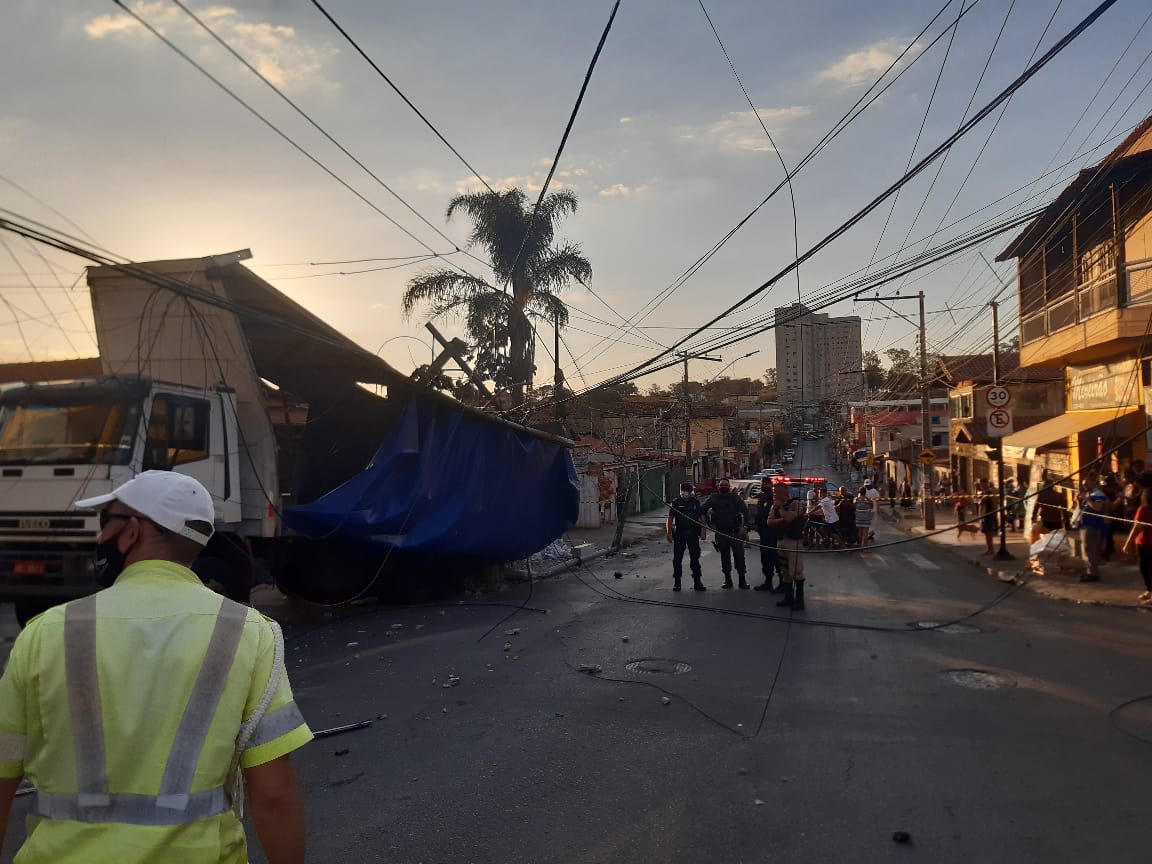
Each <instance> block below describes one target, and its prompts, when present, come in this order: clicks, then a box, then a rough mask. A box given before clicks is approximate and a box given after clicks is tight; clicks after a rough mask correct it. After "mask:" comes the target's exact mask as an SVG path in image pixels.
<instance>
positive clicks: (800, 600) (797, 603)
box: [792, 579, 804, 612]
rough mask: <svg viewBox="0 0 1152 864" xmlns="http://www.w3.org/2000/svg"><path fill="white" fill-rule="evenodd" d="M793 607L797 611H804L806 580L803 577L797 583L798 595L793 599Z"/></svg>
mask: <svg viewBox="0 0 1152 864" xmlns="http://www.w3.org/2000/svg"><path fill="white" fill-rule="evenodd" d="M792 609H793V611H795V612H802V611H804V580H803V579H801V580H800V581H799V582H797V583H796V595H795V599H794V600H793V601H792Z"/></svg>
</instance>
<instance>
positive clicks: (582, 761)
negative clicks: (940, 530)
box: [3, 442, 1152, 864]
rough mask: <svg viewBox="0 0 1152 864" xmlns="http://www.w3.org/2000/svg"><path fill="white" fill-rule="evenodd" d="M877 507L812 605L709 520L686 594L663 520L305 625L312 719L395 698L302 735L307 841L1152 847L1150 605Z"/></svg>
mask: <svg viewBox="0 0 1152 864" xmlns="http://www.w3.org/2000/svg"><path fill="white" fill-rule="evenodd" d="M813 443H815V442H813ZM819 444H820V445H822V444H823V442H819ZM810 446H811V445H810ZM810 456H811V458H809V459H808V463H809V464H808V467H809V468H815V467H817V462H818V457H816V456H814V455H811V454H810ZM877 534H878V535H879V540H880V541H881V544H882V545H881V546H880V547H879V548H877V549H876V550H874V551H869V552H865V553H851V554H844V553H821V554H815V555H812V556H811V557H810V558H809V559H808V561H807V565H806V566H807V569H808V577H809V578H808V586H809V588H808V597H807V600H808V608H807V610H806V611H805V612H802V613H791V614H790V613H788V612H781V610H779V609H777V608H776V606H775V605H774V604H775V601H776V599H777V596H776V595H765V594H762V593H760V592H753V591H738V590H732V591H722V590H719V584H720V579H721V577H720V573H719V569H720V568H719V556H718V555H716V554H715V553H714V552H712V550H711V548H710V547H708V548H707V550H706V554H705V557H704V571H705V583H706V584H707V585H708V586H709V589H710V590H709V591H708V592H706V593H704V594H697V593H694V592H691V591H685V592H682V593H680V594H674V593H673V592H672V591H671V587H672V586H671V577H670V570H671V567H670V562H669V557H670V554H669V549H670V547H669V546H668V545H667V544H665V543H664V542H663V541H662V540H661V541H652V542H650V543H646V544H642V545H640V546H637V547H633V548H632V549H631V550H629V551H630V552H631V553H634V555H635V557H627V556H619V557H616V558H609V559H603V560H600V561H597V562H594V563H592V564H591V565H587V566H585V567H582V568H581V569H579V570H576V571H574V572H572V573H570V574H568V575H565V576H562V577H558V578H554V579H550V580H547V581H545V582H542V583H540V584H535V585H533V586H531V589H529V586H527V585H515V586H511V587H509V588H508V589H507V590H506V591H504V592H503V593H501V594H499V595H488V596H485V597H482V598H478V599H476V600H475V602H474V603H472V604H468V603H465V604H456V603H452V604H449V605H445V606H429V607H419V608H403V609H400V608H392V609H379V608H361V609H354V610H350V611H348V612H346V613H343V614H341V615H339V616H334V617H327V618H317V619H315V620H313V621H311V622H309V623H304V624H299V625H293V626H291V627H290V628H289V630H288V631H287V632H288V640H289V641H288V649H287V650H288V657H289V672H290V675H291V678H292V682H293V685H294V687H295V690H296V695H297V699H298V701H299V702H300V704H301V706H302V708H303V710H304V712H305V715H306V716H307V717H308V719H309V722H310V723H311V724H312V726H313V728H314V729H322V728H326V727H333V726H339V725H343V724H348V723H353V722H357V721H360V720H366V719H373V720H374V722H373V725H372V726H371V727H370V728H367V729H364V730H360V731H355V732H349V733H347V734H344V735H340V736H336V737H331V738H326V739H323V740H318V741H316V742H314V743H312V744H310V745H309V746H308V747H306V748H305V749H304V750H303V751H301V752H300V753H299V755H298V758H297V765H298V768H299V772H300V775H301V778H302V782H303V784H304V786H305V789H306V792H307V799H308V801H307V807H308V819H309V828H308V833H309V842H310V856H309V859H310V860H313V861H318V862H319V861H324V862H334V861H345V862H357V864H359V862H375V861H381V862H384V861H386V862H389V864H407V862H412V864H415V862H424V864H435V862H477V864H487V862H493V864H495V862H500V864H504V862H572V864H577V862H580V864H584V862H588V864H593V862H614V864H631V862H636V864H639V862H645V864H648V862H653V861H659V862H686V864H687V862H693V864H696V862H712V861H715V862H770V861H781V862H783V861H787V862H887V861H908V860H919V861H925V862H961V861H964V862H969V861H971V862H1013V864H1016V862H1082V861H1084V860H1096V861H1106V862H1110V864H1121V862H1147V861H1148V860H1149V858H1150V857H1152V856H1150V853H1149V850H1150V849H1152V840H1150V839H1149V831H1148V827H1147V825H1148V823H1147V821H1146V820H1147V815H1148V812H1149V802H1152V701H1148V702H1144V703H1141V704H1139V705H1136V706H1132V707H1129V708H1126V709H1123V710H1120V711H1118V712H1114V709H1116V707H1117V706H1119V705H1121V704H1122V703H1124V702H1126V701H1127V700H1130V699H1133V698H1134V697H1139V696H1142V695H1146V694H1152V676H1150V675H1149V674H1148V671H1149V669H1150V668H1152V637H1150V633H1149V631H1150V628H1152V617H1149V616H1148V615H1147V614H1143V613H1139V612H1133V611H1128V610H1118V609H1110V608H1098V607H1080V606H1075V605H1071V604H1066V603H1062V602H1058V601H1052V600H1047V599H1044V598H1039V597H1036V596H1034V595H1032V594H1030V593H1028V592H1023V591H1018V590H1017V589H1015V588H1014V587H1013V586H1009V585H1002V584H999V583H997V582H995V581H994V580H991V579H989V578H988V577H986V576H983V575H980V574H979V573H978V571H976V570H974V569H973V568H971V567H968V566H965V565H961V564H959V563H957V562H956V561H955V559H952V558H951V557H950V556H949V554H948V552H947V551H946V550H942V549H938V548H935V547H932V546H931V545H929V544H927V543H925V542H924V541H919V540H916V541H912V542H900V541H904V540H905V539H906V537H905V535H903V534H901V533H900V532H898V531H897V530H896V529H894V528H892V527H890V526H889V525H887V524H886V523H880V525H878V526H877ZM886 543H894V544H896V545H890V546H885V545H883V544H886ZM751 551H752V557H751V558H750V563H752V561H753V560H754V558H755V550H751ZM756 569H758V568H756V567H752V568H750V573H751V572H755V570H756ZM614 572H619V573H621V575H622V578H620V579H616V578H614ZM753 581H758V579H754V580H753ZM496 603H506V604H510V605H503V606H502V605H494V604H496ZM521 605H522V606H523V607H524V608H523V609H522V610H517V608H516V607H520V606H521ZM509 615H510V616H511V617H507V616H509ZM962 618H963V619H965V620H964V621H963V624H964V625H966V626H964V627H960V628H957V629H959V630H963V631H966V632H944V631H940V630H928V631H915V630H910V629H909V625H910V624H911V623H913V622H949V621H955V620H958V619H962ZM505 619H506V620H505ZM493 627H495V629H492V628H493ZM489 631H491V632H489ZM505 631H518V632H510V635H505ZM351 643H356V644H351ZM506 646H508V647H507V650H505V647H506ZM641 660H654V661H663V662H661V663H656V664H652V665H654V666H660V667H662V668H665V669H667V670H669V671H664V672H646V671H638V670H633V669H630V668H628V664H629V663H633V662H635V661H641ZM581 664H593V665H594V666H598V667H600V668H601V669H602V672H601V673H600V674H586V673H583V672H581V671H578V670H579V667H580V665H581ZM676 664H681V665H680V666H677V665H676ZM677 670H678V671H677ZM960 670H975V671H976V672H978V673H986V676H988V677H982V676H979V675H976V676H973V675H966V674H964V673H963V672H961V671H960ZM449 676H458V678H459V682H458V683H455V684H451V686H447V687H445V685H446V684H449V682H450V677H449ZM974 679H978V680H974ZM965 683H968V684H972V683H975V684H979V685H983V686H978V687H973V686H964V684H965ZM989 684H999V685H1000V686H998V687H988V686H987V685H989ZM662 697H667V698H668V700H669V704H663V701H662ZM377 718H378V719H377ZM1129 733H1133V734H1136V735H1142V736H1144V737H1145V738H1146V739H1148V741H1141V740H1137V738H1134V737H1132V736H1131V734H1129ZM28 801H29V799H27V798H25V799H20V801H19V803H18V805H17V809H18V810H23V809H24V808H26V807H27V804H28ZM897 831H904V832H908V834H909V839H910V842H908V843H898V842H895V841H894V839H893V834H894V832H897ZM10 846H11V844H9V848H8V849H7V850H6V853H7V854H6V855H5V857H4V858H3V860H4V861H8V860H10V857H8V856H9V855H10V854H11V852H10ZM252 860H253V862H258V861H263V860H264V859H263V857H262V856H261V854H260V853H259V851H258V849H256V848H253V856H252Z"/></svg>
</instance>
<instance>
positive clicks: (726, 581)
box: [720, 573, 732, 588]
mask: <svg viewBox="0 0 1152 864" xmlns="http://www.w3.org/2000/svg"><path fill="white" fill-rule="evenodd" d="M720 587H721V588H731V587H732V574H731V573H725V574H724V584H723V585H721V586H720Z"/></svg>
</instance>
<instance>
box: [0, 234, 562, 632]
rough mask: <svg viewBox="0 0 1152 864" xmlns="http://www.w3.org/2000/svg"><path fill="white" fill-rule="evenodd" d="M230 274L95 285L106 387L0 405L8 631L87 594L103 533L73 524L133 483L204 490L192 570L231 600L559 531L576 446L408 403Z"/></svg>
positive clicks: (157, 275) (107, 273)
mask: <svg viewBox="0 0 1152 864" xmlns="http://www.w3.org/2000/svg"><path fill="white" fill-rule="evenodd" d="M242 257H243V254H242V253H238V254H235V255H227V256H216V257H210V258H198V259H186V260H179V261H160V262H151V263H148V264H136V265H126V266H124V267H119V266H102V267H93V268H90V269H89V272H88V284H89V289H90V293H91V297H92V306H93V314H94V320H95V322H96V334H97V340H98V344H99V347H100V357H99V359H98V360H92V361H88V362H89V364H90V367H91V368H94V369H98V370H99V372H100V373H101V374H99V375H95V376H93V377H90V378H78V379H70V380H62V381H39V382H27V381H21V382H10V383H8V384H5V385H2V389H0V600H10V601H12V602H13V603H14V604H15V606H16V611H17V615H18V617H19V618H20V619H21V620H22V621H23V620H26V619H27V618H28V617H30V616H31V615H33V614H36V613H38V612H39V611H41V610H42V609H44V608H47V607H48V606H51V605H54V604H55V603H59V602H63V601H65V600H67V599H70V598H73V597H78V596H83V595H84V594H88V593H91V592H92V591H94V590H97V589H98V588H99V586H98V585H97V584H96V582H95V573H94V564H93V548H94V545H95V540H96V535H97V533H98V532H99V524H98V519H97V514H96V513H94V512H83V511H77V510H75V509H74V508H73V507H72V503H73V502H74V501H76V500H78V499H81V498H86V497H92V496H95V495H99V494H102V493H104V492H108V491H111V490H112V489H114V488H115V487H116V486H118V485H120V484H121V483H123V482H125V481H126V480H128V479H130V478H132V477H134V476H135V475H136V474H138V473H140V472H141V471H146V470H153V469H160V470H171V471H178V472H180V473H184V474H188V475H190V476H193V477H195V478H196V479H197V480H199V481H201V482H202V483H203V484H204V485H205V486H206V487H207V488H208V490H209V492H210V493H211V494H212V497H213V501H214V503H215V505H216V526H215V527H216V535H215V536H214V537H213V540H212V541H211V543H210V544H209V546H208V547H207V548H206V550H205V552H204V554H203V555H202V556H201V558H200V560H199V562H198V564H197V571H198V573H199V575H200V576H201V578H203V579H204V580H205V581H206V582H209V583H210V584H214V585H215V586H216V587H218V588H219V589H220V590H222V591H223V592H224V593H226V594H227V595H228V596H230V597H233V598H234V599H239V600H246V599H247V598H248V593H249V591H250V589H251V587H252V585H253V582H254V579H255V572H256V571H257V570H262V571H264V572H266V573H267V574H268V575H269V576H271V577H272V578H273V579H275V580H276V581H277V582H278V583H281V584H285V583H290V585H291V590H292V592H293V593H296V594H301V595H303V596H305V597H306V598H309V599H313V598H314V599H321V600H324V601H326V602H331V601H334V600H337V599H340V598H342V597H347V596H351V594H352V592H354V591H355V590H356V589H357V588H358V587H362V586H363V584H364V581H365V576H364V574H368V575H369V576H371V574H372V573H373V572H375V573H376V574H377V575H379V573H380V572H381V570H382V568H383V566H384V562H386V561H388V560H389V558H390V556H391V555H392V553H393V552H396V551H397V550H399V551H401V553H403V554H401V555H400V557H399V559H398V560H401V561H404V560H412V559H411V558H405V557H404V554H409V553H411V554H417V553H418V554H419V555H422V556H424V558H425V559H428V560H432V561H433V562H435V561H447V560H448V559H451V560H453V561H460V560H468V561H481V560H485V561H498V560H509V559H512V558H517V557H524V556H525V555H526V554H529V553H530V552H531V551H535V550H536V549H539V548H543V547H544V546H546V545H547V544H548V543H549V542H550V541H551V540H553V539H555V537H557V536H559V535H560V534H561V533H563V531H564V530H565V528H566V527H567V525H568V524H569V523H570V522H572V521H574V520H575V514H576V509H577V508H578V496H577V494H576V489H575V484H574V481H575V473H574V470H573V469H572V467H571V464H572V460H571V456H570V444H571V442H569V441H567V440H566V439H563V438H558V437H556V436H551V435H547V434H546V433H542V432H539V431H537V430H531V429H526V428H525V427H521V426H518V425H515V424H511V423H508V422H506V421H503V420H500V419H498V418H495V417H491V416H489V415H484V414H482V413H481V412H478V411H475V410H474V409H469V408H466V407H465V406H462V405H460V404H459V403H457V402H455V401H454V400H451V399H449V398H447V397H444V396H441V395H439V394H432V393H428V392H426V391H423V390H421V389H420V388H418V387H416V386H414V385H413V383H412V382H411V381H410V380H409V379H408V378H406V377H405V376H403V375H402V374H401V373H399V372H398V371H396V370H394V369H392V368H391V367H390V366H388V365H387V364H386V363H384V362H383V361H382V360H380V359H379V358H378V357H376V356H375V355H373V354H371V353H370V352H367V351H365V350H364V349H362V348H360V347H359V346H358V345H356V344H355V343H354V342H352V341H351V340H349V339H347V338H346V337H344V336H342V335H341V334H339V333H338V332H337V331H335V330H333V329H332V328H330V327H328V325H326V324H324V323H323V322H322V321H320V320H319V319H318V318H316V317H315V316H313V315H312V314H311V313H309V312H307V311H306V310H304V309H303V308H302V307H300V306H298V305H297V304H295V303H293V302H292V301H291V300H289V299H288V298H287V297H285V296H284V295H282V294H280V293H279V292H278V291H276V289H274V288H273V287H272V286H271V285H268V284H267V283H266V282H264V281H263V280H261V279H259V277H257V276H256V275H255V274H253V273H252V272H251V271H249V270H248V269H247V268H245V267H243V266H242V265H241V264H240V263H239V260H240V259H241V258H242ZM34 365H35V364H23V366H22V367H21V369H20V373H21V374H22V375H23V376H25V377H28V376H29V375H31V374H33V373H34V371H35V369H34ZM43 365H44V366H46V367H51V366H53V364H43ZM0 380H2V379H0ZM385 392H386V395H385ZM413 454H415V455H413ZM494 474H495V475H496V476H499V477H500V478H502V481H503V482H496V483H494V482H493V475H494ZM462 500H463V501H467V502H468V503H467V505H466V506H462V505H461V503H460V502H461V501H462ZM389 520H391V521H389ZM292 525H294V526H295V529H293V527H290V526H292ZM478 527H479V528H482V529H483V530H481V531H477V528H478ZM529 547H531V548H529ZM413 572H415V571H413Z"/></svg>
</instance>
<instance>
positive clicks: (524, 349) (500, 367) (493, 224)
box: [402, 188, 592, 402]
mask: <svg viewBox="0 0 1152 864" xmlns="http://www.w3.org/2000/svg"><path fill="white" fill-rule="evenodd" d="M457 210H462V211H464V213H466V214H467V215H468V217H469V218H470V219H471V220H472V226H473V227H472V235H471V237H470V238H469V245H470V246H479V247H480V248H482V249H483V250H484V251H485V252H487V254H488V258H489V261H490V262H491V267H492V272H493V273H494V274H495V276H496V280H495V281H496V283H497V285H498V286H499V287H498V288H497V287H493V286H492V285H490V284H488V283H487V282H486V281H484V280H483V279H480V278H478V277H476V276H471V275H469V274H467V273H463V272H461V271H459V270H448V269H437V270H431V271H426V272H424V273H421V274H419V275H418V276H416V277H414V278H413V279H412V280H411V281H410V282H409V283H408V287H407V289H406V290H405V291H404V297H403V299H402V304H403V309H404V315H405V317H407V316H409V315H411V314H412V311H413V310H414V309H415V308H416V307H417V306H418V305H421V304H427V305H428V306H429V307H430V309H429V317H430V318H440V317H462V318H463V319H464V324H465V327H466V329H467V332H468V336H469V338H470V341H471V342H472V343H473V344H474V345H475V346H476V348H477V361H476V365H477V371H478V372H480V374H482V375H484V376H485V377H488V378H491V380H493V381H495V382H496V385H497V386H498V387H501V388H509V389H511V390H512V392H513V394H514V395H515V397H516V401H517V402H520V401H522V400H523V395H524V385H525V384H527V385H529V386H530V385H531V383H532V376H533V373H534V372H535V371H536V366H535V362H534V359H535V339H534V330H533V323H534V322H536V321H542V322H545V323H547V324H548V325H555V326H557V327H564V326H565V325H567V323H568V307H567V306H565V305H564V302H563V301H562V300H561V299H560V297H559V296H558V295H559V293H560V292H561V291H562V290H563V289H564V288H565V286H566V285H567V284H568V283H569V282H570V281H571V280H573V279H575V280H577V281H580V282H587V281H588V280H589V279H591V278H592V265H591V264H589V263H588V259H587V258H585V257H584V254H583V253H582V252H581V250H580V246H579V245H577V244H575V243H568V242H563V243H561V244H559V245H554V244H553V239H554V236H555V228H556V223H557V222H559V221H560V219H562V218H563V217H564V216H567V215H569V214H571V213H575V212H576V196H575V194H573V193H572V192H569V191H567V190H564V191H560V192H553V193H552V194H550V195H548V196H546V197H545V198H544V200H543V201H542V202H541V204H540V208H539V210H538V211H537V213H536V215H535V218H533V215H532V205H531V204H530V202H529V199H528V196H527V195H526V194H525V193H524V192H523V190H521V189H515V188H513V189H508V190H506V191H504V192H475V193H469V194H466V195H457V196H456V197H455V198H453V199H452V201H451V202H450V203H449V204H448V213H447V218H448V219H449V220H451V218H452V216H453V214H455V213H456V211H457ZM505 348H506V349H507V350H506V351H505Z"/></svg>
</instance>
